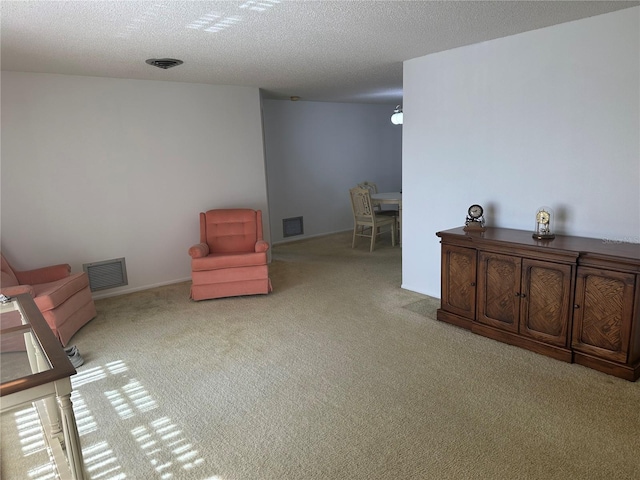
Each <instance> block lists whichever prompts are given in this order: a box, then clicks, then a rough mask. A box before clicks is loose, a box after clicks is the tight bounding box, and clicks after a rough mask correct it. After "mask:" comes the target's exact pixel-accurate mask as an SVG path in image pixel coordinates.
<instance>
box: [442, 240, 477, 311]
mask: <svg viewBox="0 0 640 480" xmlns="http://www.w3.org/2000/svg"><path fill="white" fill-rule="evenodd" d="M476 263H477V259H476V250H475V249H473V248H465V247H458V246H455V245H445V244H443V245H442V270H441V273H442V291H441V295H442V309H443V310H446V311H447V312H450V313H453V314H456V315H460V316H461V317H465V318H468V319H469V320H473V319H474V318H475V314H476Z"/></svg>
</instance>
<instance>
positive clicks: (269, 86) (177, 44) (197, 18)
mask: <svg viewBox="0 0 640 480" xmlns="http://www.w3.org/2000/svg"><path fill="white" fill-rule="evenodd" d="M638 4H640V2H624V1H623V2H598V1H585V2H583V1H567V2H565V1H506V2H500V1H491V2H484V1H471V2H466V1H444V2H442V1H440V2H431V1H355V0H351V1H289V0H244V1H161V0H158V1H151V2H148V1H40V0H37V1H7V0H3V1H2V2H1V11H0V12H1V22H2V25H1V27H2V28H1V57H0V61H1V65H2V70H10V71H23V72H45V73H63V74H72V75H89V76H100V77H117V78H132V79H145V80H168V81H179V82H196V83H207V84H219V85H246V86H253V87H259V88H262V89H264V91H265V93H266V95H267V96H268V97H271V98H289V97H290V96H292V95H297V96H300V97H301V99H302V100H311V101H334V102H366V103H401V99H402V62H403V61H404V60H408V59H411V58H415V57H420V56H423V55H426V54H429V53H433V52H438V51H443V50H448V49H451V48H455V47H459V46H463V45H469V44H472V43H477V42H482V41H485V40H490V39H494V38H499V37H504V36H508V35H513V34H516V33H520V32H524V31H528V30H534V29H537V28H542V27H546V26H549V25H555V24H558V23H563V22H568V21H572V20H577V19H580V18H586V17H590V16H593V15H599V14H602V13H607V12H611V11H614V10H619V9H623V8H628V7H632V6H635V5H638ZM165 57H170V58H177V59H180V60H183V61H184V64H183V65H181V66H178V67H174V68H172V69H168V70H162V69H159V68H157V67H153V66H150V65H147V64H146V63H145V60H147V59H149V58H165Z"/></svg>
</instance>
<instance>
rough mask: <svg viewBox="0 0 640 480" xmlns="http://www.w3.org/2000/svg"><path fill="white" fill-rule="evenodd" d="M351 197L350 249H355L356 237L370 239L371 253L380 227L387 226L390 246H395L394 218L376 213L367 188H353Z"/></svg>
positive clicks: (381, 231)
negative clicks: (351, 226)
mask: <svg viewBox="0 0 640 480" xmlns="http://www.w3.org/2000/svg"><path fill="white" fill-rule="evenodd" d="M349 193H350V196H351V208H352V210H353V240H352V242H351V248H355V247H356V237H368V238H371V244H370V246H369V252H373V249H374V248H375V244H376V237H378V236H379V235H381V234H382V233H386V232H385V231H383V229H382V227H385V226H389V230H390V231H391V245H392V246H394V247H395V245H396V229H397V224H396V217H395V216H389V215H382V214H381V213H379V212H376V211H375V209H374V207H373V203H372V202H371V193H370V191H369V189H367V188H360V187H354V188H352V189H350V190H349Z"/></svg>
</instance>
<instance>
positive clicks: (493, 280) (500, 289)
mask: <svg viewBox="0 0 640 480" xmlns="http://www.w3.org/2000/svg"><path fill="white" fill-rule="evenodd" d="M521 271H522V259H521V258H520V257H513V256H511V255H501V254H498V253H489V252H480V253H479V255H478V317H477V321H478V322H480V323H483V324H485V325H489V326H492V327H496V328H500V329H502V330H507V331H509V332H517V331H518V318H519V316H520V277H521Z"/></svg>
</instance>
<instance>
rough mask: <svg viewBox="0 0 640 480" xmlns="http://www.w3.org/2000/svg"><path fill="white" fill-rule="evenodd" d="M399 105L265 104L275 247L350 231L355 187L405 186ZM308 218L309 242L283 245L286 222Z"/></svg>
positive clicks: (386, 188) (382, 188) (383, 188)
mask: <svg viewBox="0 0 640 480" xmlns="http://www.w3.org/2000/svg"><path fill="white" fill-rule="evenodd" d="M394 107H395V105H391V106H390V105H365V104H352V103H321V102H304V101H297V102H291V101H283V100H264V105H263V117H264V135H265V156H266V162H267V181H268V192H269V209H270V217H271V235H272V240H273V242H278V241H282V240H283V239H284V240H299V239H300V238H305V237H312V236H316V235H321V234H326V233H332V232H338V231H344V230H349V229H352V228H353V215H352V213H351V203H350V200H349V188H351V187H353V186H354V185H356V184H357V183H359V182H362V181H365V180H369V181H372V182H376V183H377V184H378V188H379V189H380V191H398V190H400V187H401V183H402V127H400V126H396V125H393V124H392V123H391V120H390V118H391V114H392V113H393V109H394ZM299 216H302V217H303V223H304V235H303V236H295V237H287V238H284V236H283V232H282V220H283V219H285V218H290V217H299Z"/></svg>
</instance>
